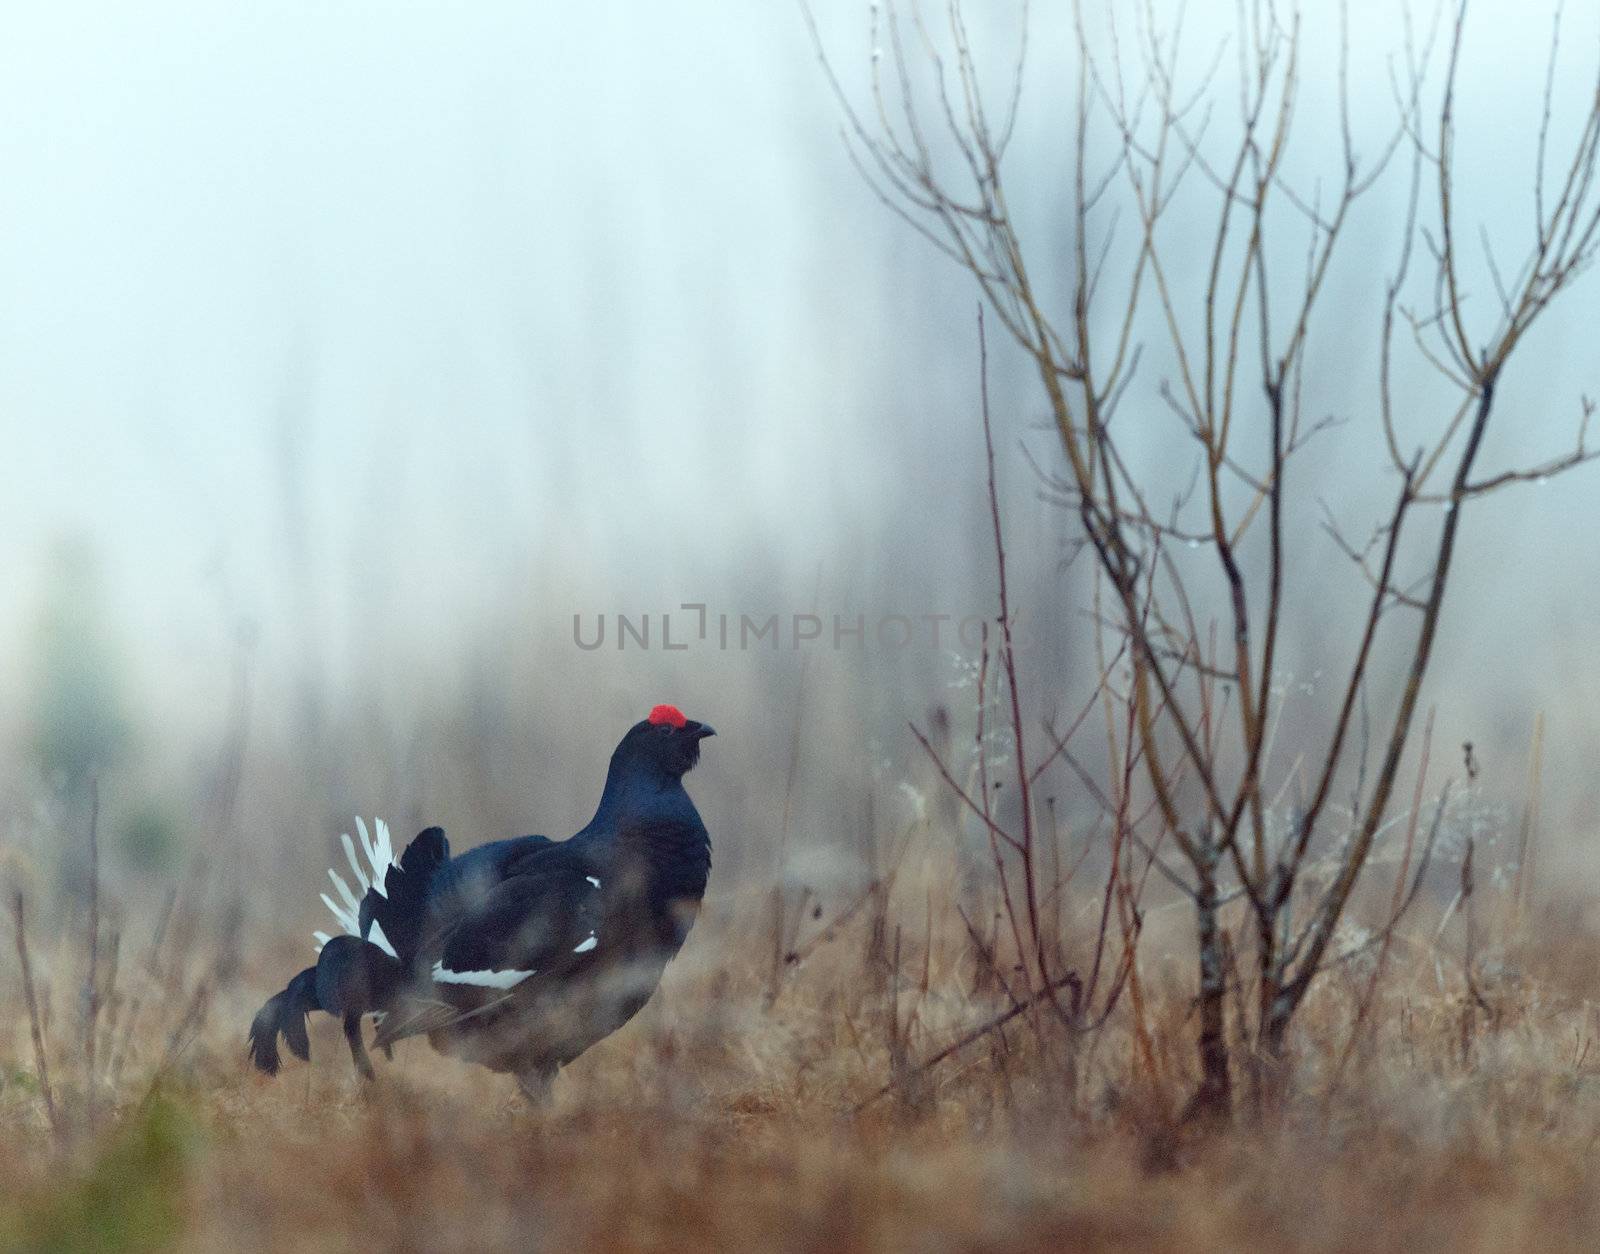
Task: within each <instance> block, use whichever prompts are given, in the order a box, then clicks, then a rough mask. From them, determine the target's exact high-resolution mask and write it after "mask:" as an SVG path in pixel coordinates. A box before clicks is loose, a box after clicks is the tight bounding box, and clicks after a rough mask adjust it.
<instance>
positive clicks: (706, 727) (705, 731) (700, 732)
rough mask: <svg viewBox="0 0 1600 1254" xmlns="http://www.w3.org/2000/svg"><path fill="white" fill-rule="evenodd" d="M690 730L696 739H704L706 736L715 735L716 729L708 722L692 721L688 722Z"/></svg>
mask: <svg viewBox="0 0 1600 1254" xmlns="http://www.w3.org/2000/svg"><path fill="white" fill-rule="evenodd" d="M690 730H691V731H693V732H694V738H695V739H696V740H704V739H705V738H706V737H707V736H715V735H716V734H717V729H716V728H715V727H713V726H711V724H710V723H692V724H690Z"/></svg>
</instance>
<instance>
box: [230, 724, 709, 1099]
mask: <svg viewBox="0 0 1600 1254" xmlns="http://www.w3.org/2000/svg"><path fill="white" fill-rule="evenodd" d="M714 734H715V733H714V732H713V731H712V729H711V728H710V727H708V726H706V725H705V724H704V723H697V722H694V721H692V720H689V719H686V718H684V716H683V715H682V714H680V713H679V712H678V711H677V710H676V709H673V708H672V707H671V706H657V707H656V708H655V709H654V710H653V711H651V714H650V717H649V718H647V719H645V720H644V721H642V722H640V723H636V724H635V725H634V726H633V727H631V728H630V729H629V730H628V734H627V735H626V736H624V737H623V738H622V742H621V743H620V744H619V745H618V746H617V748H616V751H615V752H614V753H613V754H612V755H611V765H610V769H609V770H608V772H607V774H606V782H605V788H604V790H603V791H602V793H601V795H600V804H599V806H598V807H597V808H596V810H595V814H594V817H593V818H592V819H590V820H589V822H588V824H587V825H586V826H585V827H584V828H583V829H582V830H581V831H579V832H578V833H577V834H576V835H574V836H573V837H572V838H571V839H570V840H566V841H560V842H556V841H551V840H549V839H547V838H546V837H544V836H523V837H520V838H518V839H515V840H501V841H496V842H494V843H492V844H488V845H482V846H479V847H478V848H476V849H473V850H470V851H468V852H467V853H464V854H462V855H461V856H460V857H456V858H452V857H451V856H450V844H449V842H448V841H447V840H446V839H445V834H444V831H443V830H442V829H440V828H437V827H430V828H428V829H427V830H426V831H424V832H422V833H421V834H420V835H418V836H417V837H416V839H415V840H413V841H412V842H411V844H410V845H409V846H407V848H406V851H405V853H404V854H403V855H402V856H401V857H400V858H399V859H398V860H397V859H395V858H394V856H393V851H392V848H391V846H390V844H389V836H388V829H387V828H386V827H384V825H383V824H382V823H379V824H378V825H377V838H376V839H375V840H374V839H371V838H369V837H368V834H367V829H366V826H365V825H364V824H361V823H360V820H358V821H357V822H358V825H359V830H360V837H361V846H362V850H363V852H364V854H365V856H366V860H367V862H368V863H369V864H370V866H371V868H372V874H371V883H370V886H369V884H368V875H367V872H366V870H365V869H364V868H363V866H362V863H361V860H360V859H358V858H357V856H356V853H355V849H354V846H353V845H352V843H351V842H350V840H349V838H348V837H345V838H344V844H345V852H346V855H347V857H348V858H349V860H350V865H351V869H352V870H353V871H354V872H355V875H356V878H357V882H358V888H357V890H356V891H352V890H351V889H350V888H348V887H347V886H346V885H345V883H344V881H343V880H342V879H341V878H340V877H339V875H337V874H334V875H333V880H334V883H335V885H336V886H337V888H338V890H339V893H340V896H341V897H342V898H343V899H344V904H343V906H341V905H340V904H339V903H337V902H335V901H334V900H333V899H332V898H330V897H328V896H327V895H326V894H324V896H323V900H324V901H326V902H327V903H328V905H329V908H330V909H332V910H333V911H334V914H335V917H337V918H338V919H339V920H340V922H341V924H342V925H343V926H344V928H345V930H346V932H347V933H348V934H347V935H343V936H334V937H324V936H322V935H321V934H320V933H319V939H321V940H322V941H323V944H322V949H321V953H320V955H319V957H318V960H317V965H316V966H315V967H308V968H307V969H306V970H304V971H302V972H300V974H298V975H297V976H295V977H294V979H292V980H290V981H289V985H288V987H287V988H285V989H284V990H283V992H281V993H279V994H277V995H276V996H275V997H273V998H271V999H270V1000H268V1002H267V1003H266V1005H264V1006H263V1007H262V1008H261V1010H260V1011H259V1012H258V1013H257V1014H256V1017H255V1020H254V1022H253V1023H251V1025H250V1041H249V1046H250V1056H251V1059H252V1061H253V1062H254V1063H255V1065H256V1066H257V1067H258V1068H260V1069H261V1070H262V1071H264V1072H266V1073H267V1074H269V1075H271V1074H273V1073H275V1072H276V1071H277V1070H278V1064H279V1058H278V1037H279V1036H280V1035H281V1036H282V1037H283V1038H284V1040H285V1041H286V1042H287V1044H288V1046H289V1051H290V1052H291V1053H292V1054H294V1055H295V1056H296V1057H297V1058H302V1059H304V1058H308V1057H309V1056H310V1042H309V1039H308V1037H307V1035H306V1026H305V1016H306V1015H307V1014H308V1013H309V1012H310V1011H312V1010H322V1011H326V1012H327V1013H328V1014H331V1015H334V1016H335V1017H337V1018H339V1019H341V1020H342V1022H343V1024H344V1029H345V1036H346V1038H347V1040H348V1041H349V1043H350V1050H351V1055H352V1057H353V1058H354V1060H355V1063H356V1067H357V1069H358V1070H359V1071H360V1072H361V1073H362V1074H363V1075H364V1076H366V1077H368V1078H370V1077H371V1076H372V1074H373V1072H372V1064H371V1061H370V1060H369V1059H368V1057H367V1052H366V1048H365V1045H364V1043H363V1040H362V1035H361V1021H362V1019H363V1017H365V1016H369V1015H370V1016H373V1017H375V1018H376V1019H377V1020H378V1029H377V1035H376V1038H375V1043H376V1044H377V1046H378V1047H380V1048H382V1049H385V1050H388V1049H389V1048H390V1047H391V1046H392V1045H393V1044H394V1043H395V1042H396V1041H399V1040H402V1039H404V1038H405V1037H408V1036H417V1035H422V1034H426V1035H427V1037H428V1039H429V1040H430V1042H431V1043H432V1044H433V1046H434V1048H435V1049H438V1050H440V1051H441V1052H444V1053H449V1054H453V1055H456V1056H459V1057H462V1058H466V1059H468V1060H470V1061H473V1062H478V1063H481V1064H483V1065H484V1066H487V1067H490V1068H492V1069H494V1070H496V1071H507V1072H511V1073H512V1074H514V1075H515V1076H516V1077H517V1079H518V1081H519V1083H520V1084H521V1085H522V1087H523V1089H524V1091H526V1092H528V1093H530V1094H538V1093H542V1092H543V1091H544V1090H545V1088H546V1087H547V1086H548V1084H549V1082H550V1080H551V1078H552V1077H553V1076H554V1075H555V1073H556V1071H557V1069H558V1068H560V1067H561V1066H563V1065H564V1064H566V1063H568V1062H570V1061H572V1059H574V1058H576V1057H577V1056H578V1055H579V1054H581V1053H582V1052H583V1051H584V1050H586V1049H588V1048H589V1046H591V1045H593V1044H594V1043H595V1042H596V1041H598V1040H600V1039H601V1038H603V1037H605V1036H607V1035H609V1034H610V1033H611V1032H614V1031H616V1029H617V1028H619V1027H621V1026H622V1025H623V1024H624V1023H626V1022H627V1021H628V1020H629V1019H631V1018H632V1017H633V1016H634V1015H635V1014H636V1013H637V1012H638V1011H639V1009H640V1008H641V1007H642V1006H643V1005H644V1004H645V1002H647V1001H648V1000H649V999H650V996H651V994H652V993H653V992H654V991H655V988H656V985H657V983H658V982H659V981H660V979H661V972H662V970H663V969H664V968H665V966H666V964H667V962H668V961H669V960H670V959H671V958H672V956H673V955H674V954H676V953H677V952H678V949H679V948H680V947H681V946H682V944H683V941H684V938H685V937H686V936H687V935H688V932H689V927H690V925H691V924H692V923H693V922H694V918H695V915H696V913H697V912H698V910H699V907H700V900H701V898H702V896H703V895H704V893H705V887H706V879H707V877H708V876H709V874H710V871H711V841H710V837H709V836H708V834H707V832H706V828H705V824H704V823H703V822H702V821H701V819H700V814H699V812H698V811H697V810H696V809H695V807H694V802H693V801H691V800H690V798H689V794H688V793H687V792H686V791H685V790H684V787H683V776H684V774H685V773H686V772H688V771H690V770H692V769H693V768H694V766H695V764H696V763H697V762H698V761H699V760H700V742H701V741H702V740H703V739H705V738H706V737H707V736H711V735H714ZM361 890H365V891H364V895H361V896H359V897H358V896H357V892H360V891H361Z"/></svg>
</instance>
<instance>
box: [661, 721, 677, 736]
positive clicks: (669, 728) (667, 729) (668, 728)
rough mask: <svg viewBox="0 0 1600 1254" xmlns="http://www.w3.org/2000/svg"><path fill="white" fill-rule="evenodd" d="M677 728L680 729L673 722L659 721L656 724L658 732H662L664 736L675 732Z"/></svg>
mask: <svg viewBox="0 0 1600 1254" xmlns="http://www.w3.org/2000/svg"><path fill="white" fill-rule="evenodd" d="M677 730H678V729H677V728H676V727H674V726H673V725H672V724H671V723H657V724H656V731H657V732H658V733H660V734H661V735H663V736H670V735H671V734H672V733H673V732H675V731H677Z"/></svg>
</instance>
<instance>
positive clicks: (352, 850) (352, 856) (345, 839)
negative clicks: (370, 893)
mask: <svg viewBox="0 0 1600 1254" xmlns="http://www.w3.org/2000/svg"><path fill="white" fill-rule="evenodd" d="M339 843H340V844H342V845H343V846H344V856H345V857H346V858H347V859H349V862H350V869H351V871H353V872H354V873H355V877H356V882H357V883H359V884H360V885H361V891H362V892H366V891H367V873H366V872H365V871H363V870H362V869H361V863H360V861H359V860H357V858H356V847H355V846H354V845H353V844H351V843H350V833H349V832H345V833H343V834H342V835H341V836H340V837H339Z"/></svg>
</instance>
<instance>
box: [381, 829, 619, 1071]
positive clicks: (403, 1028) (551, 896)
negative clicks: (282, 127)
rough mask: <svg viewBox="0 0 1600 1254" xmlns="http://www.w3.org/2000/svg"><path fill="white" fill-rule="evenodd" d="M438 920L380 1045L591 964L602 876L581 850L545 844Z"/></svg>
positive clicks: (475, 1011) (438, 1025) (477, 1010)
mask: <svg viewBox="0 0 1600 1254" xmlns="http://www.w3.org/2000/svg"><path fill="white" fill-rule="evenodd" d="M437 922H438V925H439V926H438V931H437V934H436V939H430V940H429V941H427V942H425V946H426V947H425V949H424V950H423V951H422V952H421V953H420V954H419V962H418V965H417V987H416V988H415V989H414V990H413V991H412V992H411V993H409V994H406V995H402V996H401V997H400V998H398V999H397V1004H396V1005H395V1006H394V1008H393V1009H392V1010H391V1011H390V1012H389V1014H388V1015H387V1016H386V1017H385V1019H384V1021H383V1022H382V1023H381V1024H380V1025H379V1027H378V1035H377V1043H378V1044H379V1045H380V1046H381V1045H386V1044H389V1043H390V1042H393V1041H397V1040H401V1039H402V1038H404V1037H407V1036H416V1035H418V1034H420V1033H423V1032H431V1031H434V1030H436V1029H438V1028H442V1027H446V1026H448V1025H449V1024H451V1023H454V1022H456V1021H458V1020H460V1019H462V1018H465V1017H469V1016H471V1015H474V1014H478V1013H481V1012H482V1011H484V1010H486V1009H488V1008H489V1007H491V1006H493V1005H496V1004H498V1003H499V1002H501V1001H503V1000H505V999H506V998H507V997H509V996H511V994H512V991H513V990H514V989H517V988H519V987H521V986H522V985H523V984H524V983H525V982H526V981H529V980H533V979H535V978H539V979H541V980H546V981H550V980H559V979H561V978H562V977H564V976H566V975H570V974H572V973H574V972H576V971H577V970H579V969H580V968H582V967H583V966H585V965H587V964H588V963H590V962H592V961H593V960H594V956H595V955H596V953H597V952H598V950H599V948H600V936H599V931H600V924H601V875H600V873H599V872H597V871H596V869H595V867H594V865H593V864H592V863H591V861H590V860H589V859H588V858H586V857H585V856H584V854H583V852H582V851H581V850H574V849H573V848H571V847H570V846H569V845H568V844H559V845H550V846H549V847H548V848H546V849H543V850H539V851H536V852H530V853H529V854H527V855H526V856H525V857H523V858H521V859H519V866H518V873H517V874H514V875H511V876H509V877H507V878H506V879H504V880H502V881H500V882H499V883H498V884H496V885H494V886H493V887H492V888H490V889H489V890H488V891H487V892H485V893H484V894H482V895H481V896H480V897H478V898H477V899H476V900H473V901H471V902H464V903H462V905H461V908H460V909H459V912H458V913H457V914H456V915H455V917H453V918H450V919H439V920H437ZM429 959H431V962H428V960H429ZM424 963H427V968H426V970H424V969H422V968H423V964H424Z"/></svg>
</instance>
